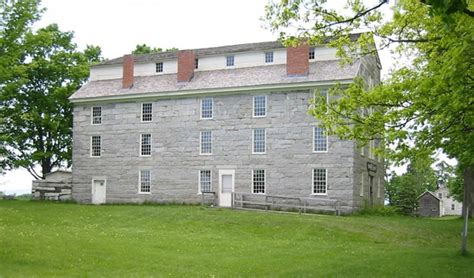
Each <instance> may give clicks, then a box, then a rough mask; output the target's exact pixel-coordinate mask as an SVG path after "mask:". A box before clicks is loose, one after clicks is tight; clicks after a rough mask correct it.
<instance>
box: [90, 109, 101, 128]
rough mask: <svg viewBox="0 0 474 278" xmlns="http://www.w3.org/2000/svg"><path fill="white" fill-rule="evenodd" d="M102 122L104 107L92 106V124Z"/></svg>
mask: <svg viewBox="0 0 474 278" xmlns="http://www.w3.org/2000/svg"><path fill="white" fill-rule="evenodd" d="M101 123H102V107H100V106H94V107H92V124H93V125H100V124H101Z"/></svg>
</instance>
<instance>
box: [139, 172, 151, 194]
mask: <svg viewBox="0 0 474 278" xmlns="http://www.w3.org/2000/svg"><path fill="white" fill-rule="evenodd" d="M139 184H140V191H139V192H140V193H151V171H150V170H141V171H140V176H139Z"/></svg>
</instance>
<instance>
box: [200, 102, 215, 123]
mask: <svg viewBox="0 0 474 278" xmlns="http://www.w3.org/2000/svg"><path fill="white" fill-rule="evenodd" d="M213 108H214V101H213V99H212V98H205V99H202V100H201V119H212V117H213Z"/></svg>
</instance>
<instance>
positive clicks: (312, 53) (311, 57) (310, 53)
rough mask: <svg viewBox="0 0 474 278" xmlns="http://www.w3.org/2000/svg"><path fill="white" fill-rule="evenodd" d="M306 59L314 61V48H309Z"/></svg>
mask: <svg viewBox="0 0 474 278" xmlns="http://www.w3.org/2000/svg"><path fill="white" fill-rule="evenodd" d="M308 57H309V59H310V60H314V47H310V48H309V53H308Z"/></svg>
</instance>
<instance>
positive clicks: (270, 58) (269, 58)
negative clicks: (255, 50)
mask: <svg viewBox="0 0 474 278" xmlns="http://www.w3.org/2000/svg"><path fill="white" fill-rule="evenodd" d="M265 63H266V64H268V63H273V51H268V52H265Z"/></svg>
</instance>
